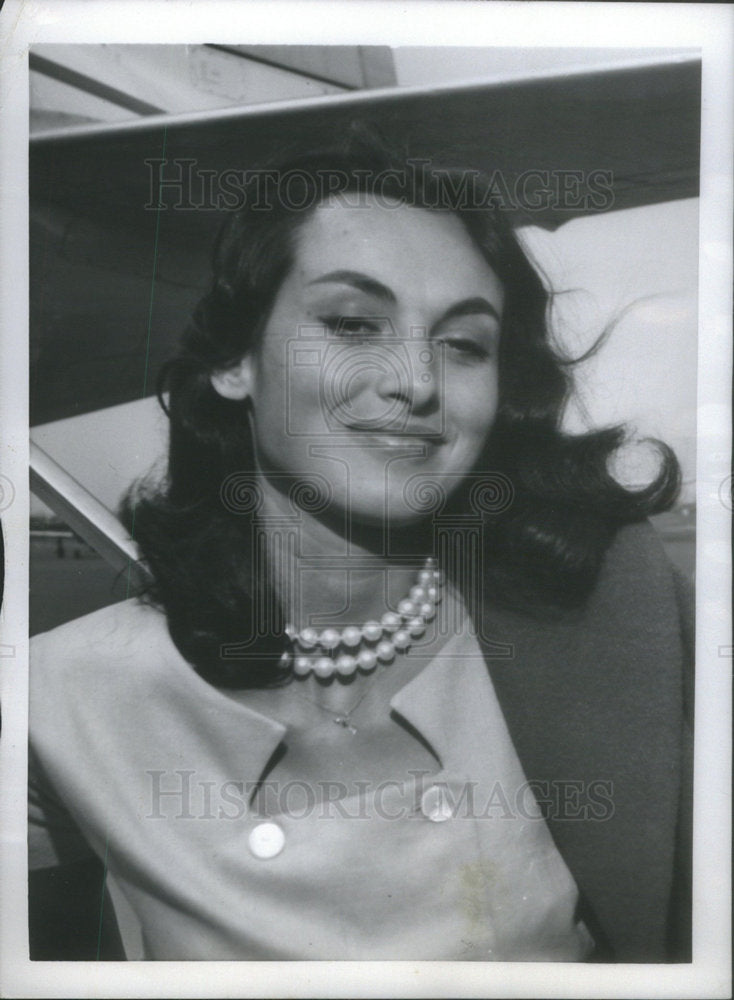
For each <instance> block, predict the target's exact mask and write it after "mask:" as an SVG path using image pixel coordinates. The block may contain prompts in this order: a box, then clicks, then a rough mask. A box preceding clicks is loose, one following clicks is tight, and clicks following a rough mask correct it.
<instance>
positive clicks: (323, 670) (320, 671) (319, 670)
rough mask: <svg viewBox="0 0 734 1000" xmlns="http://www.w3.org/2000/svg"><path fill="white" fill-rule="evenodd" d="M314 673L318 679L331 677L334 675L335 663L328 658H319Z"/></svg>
mask: <svg viewBox="0 0 734 1000" xmlns="http://www.w3.org/2000/svg"><path fill="white" fill-rule="evenodd" d="M313 672H314V673H315V674H316V676H317V677H331V675H332V674H333V673H334V661H333V660H332V659H331V658H330V657H328V656H319V658H318V659H317V660H315V661H314V665H313Z"/></svg>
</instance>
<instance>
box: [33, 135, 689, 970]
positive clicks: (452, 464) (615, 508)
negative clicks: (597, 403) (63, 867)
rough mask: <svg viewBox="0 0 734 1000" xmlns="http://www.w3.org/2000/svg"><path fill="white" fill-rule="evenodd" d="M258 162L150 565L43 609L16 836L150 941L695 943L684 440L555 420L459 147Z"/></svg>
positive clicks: (529, 314)
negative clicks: (57, 619)
mask: <svg viewBox="0 0 734 1000" xmlns="http://www.w3.org/2000/svg"><path fill="white" fill-rule="evenodd" d="M271 175H272V172H271ZM275 176H276V177H277V178H278V180H277V182H276V184H275V186H274V188H272V189H271V191H270V197H269V199H268V203H267V205H266V206H265V208H264V209H263V205H262V204H257V205H255V204H252V203H251V202H250V203H248V204H246V205H245V207H244V209H243V210H242V211H240V212H239V213H238V214H237V215H235V216H233V217H232V218H231V219H230V220H229V222H228V224H227V226H226V227H225V229H224V231H223V233H222V235H221V237H220V240H219V242H218V246H217V248H216V254H215V262H214V279H213V283H212V287H211V290H210V292H209V293H208V294H207V295H206V296H205V297H204V299H203V300H202V302H201V303H200V304H199V306H198V308H197V310H196V312H195V315H194V318H193V322H192V324H191V325H190V327H189V329H188V330H187V331H186V334H185V336H184V339H183V344H182V349H181V351H180V353H179V355H178V356H177V357H176V358H174V359H173V361H172V362H171V363H170V364H169V365H168V366H167V368H166V370H165V372H164V374H163V379H162V388H163V389H164V390H167V392H168V393H169V396H168V401H167V403H166V406H167V409H168V413H169V416H170V423H171V440H170V457H169V473H168V479H167V481H166V483H165V484H163V485H158V486H153V487H150V486H149V487H147V488H138V489H137V490H136V491H133V492H132V493H131V495H130V497H129V498H128V501H127V505H126V509H125V517H126V523H127V524H128V526H129V528H130V531H131V533H132V534H133V536H134V537H135V539H136V540H137V541H138V543H139V545H140V547H141V550H142V553H143V556H144V558H145V559H146V561H147V564H148V566H149V568H150V570H151V573H152V577H153V581H154V582H153V585H152V588H151V591H150V593H149V594H148V599H147V601H139V600H131V601H127V602H124V603H122V604H119V605H115V606H114V607H112V608H108V609H105V610H103V611H101V612H97V613H95V614H94V615H91V616H88V617H86V618H84V619H80V620H79V621H77V622H72V623H70V624H69V625H66V626H62V627H61V628H60V629H56V630H54V631H53V632H51V633H48V634H46V635H45V636H43V637H40V638H39V639H38V640H36V648H35V651H34V654H33V667H32V689H33V690H32V708H31V744H32V760H33V762H34V774H33V783H32V824H31V838H32V845H35V846H33V848H32V858H33V863H34V864H35V865H36V866H37V867H39V868H41V869H43V868H46V869H47V870H48V868H49V867H51V866H58V865H59V864H68V865H72V864H76V865H77V866H84V865H85V864H86V863H87V862H86V860H85V859H88V858H89V857H90V855H96V856H97V857H98V858H103V859H104V864H105V868H106V869H107V870H108V871H109V872H110V873H111V874H112V876H113V877H114V879H115V882H116V883H117V884H118V885H119V887H120V889H121V891H122V893H123V894H124V896H125V897H126V898H127V901H128V903H129V904H130V905H131V906H132V908H133V910H134V911H135V913H136V916H137V918H138V919H139V921H140V923H141V926H142V932H143V939H144V944H145V954H146V956H147V957H150V958H161V959H225V958H226V959H232V958H243V959H246V958H250V959H284V958H294V959H298V958H314V959H325V958H340V959H468V960H481V961H487V960H499V961H502V960H506V961H511V960H555V961H588V960H606V961H609V960H617V961H663V960H666V959H670V958H678V959H681V958H684V957H685V941H686V929H685V918H686V915H687V912H688V905H689V904H688V903H687V897H686V889H685V886H686V877H685V865H686V858H687V857H688V848H687V831H688V821H687V819H686V816H687V813H686V805H687V792H686V781H687V775H688V768H689V765H688V762H687V757H686V747H687V745H688V743H687V739H688V730H687V728H686V721H685V710H686V706H685V704H684V683H685V674H684V661H685V651H684V640H685V637H684V634H683V628H682V625H681V618H680V611H679V602H680V600H681V591H680V587H679V585H678V582H677V578H676V575H675V573H674V572H673V570H672V569H671V567H670V565H669V564H668V562H667V560H666V559H665V557H664V555H663V554H662V551H661V548H660V546H659V543H658V542H657V540H656V537H655V535H654V532H653V531H652V529H651V528H650V527H649V526H648V525H647V524H646V523H645V518H646V517H647V515H649V514H651V513H654V512H657V511H659V510H663V509H665V508H666V507H667V506H669V505H670V504H671V503H672V501H673V500H674V498H675V494H676V490H677V486H678V466H677V463H676V461H675V458H674V456H673V455H672V453H671V452H670V451H669V450H668V449H667V448H666V447H665V446H662V445H661V446H660V454H661V470H660V473H659V475H658V477H657V478H656V479H655V481H654V482H652V483H651V484H650V485H649V487H647V488H646V489H645V490H643V491H641V492H630V491H627V490H626V489H624V488H623V487H622V486H620V485H619V484H618V483H617V482H616V481H615V480H614V479H613V478H612V476H611V475H610V473H609V472H608V463H609V461H610V459H611V458H612V457H613V455H614V453H615V451H616V449H617V448H618V447H619V445H620V444H621V443H622V441H623V432H622V431H621V430H620V429H607V430H602V431H596V432H593V433H589V434H586V435H582V436H577V437H569V436H567V435H565V434H564V433H563V432H562V431H561V430H560V429H559V423H560V417H561V413H562V409H563V405H564V403H565V400H566V398H567V395H568V392H569V388H570V381H569V374H568V367H569V366H568V363H566V362H563V361H562V360H561V359H560V358H559V356H558V354H557V352H556V351H555V350H554V348H553V346H552V344H551V341H550V338H549V333H548V330H547V328H546V311H547V305H548V293H547V292H546V290H545V289H544V287H543V284H542V282H541V280H540V278H539V277H538V274H537V273H536V271H535V270H534V268H533V267H532V266H531V265H530V263H529V261H528V259H527V257H526V255H525V253H524V252H523V250H522V249H521V247H520V245H519V243H518V241H517V239H516V237H515V236H514V235H513V233H512V231H511V229H510V227H509V225H508V224H507V222H506V220H505V219H504V218H503V217H502V214H501V212H500V211H499V210H496V209H492V208H489V207H485V206H487V205H488V204H489V203H490V201H491V199H488V198H487V197H486V195H487V192H486V191H483V190H482V188H481V185H478V184H477V183H476V177H475V176H473V177H472V184H473V185H474V186H473V187H472V188H471V197H468V198H467V196H466V194H467V191H469V190H470V189H469V187H467V186H465V185H464V182H465V181H466V179H467V177H470V176H472V175H469V174H457V175H449V174H447V173H441V172H432V171H425V170H423V171H421V172H420V173H418V172H416V171H415V170H414V169H412V165H411V164H410V163H406V164H396V163H394V162H389V161H388V160H387V159H385V158H384V157H383V155H382V154H381V153H380V152H378V151H375V150H371V149H368V150H366V151H365V150H361V151H357V152H351V153H345V154H323V155H315V156H311V157H306V158H304V159H301V160H299V161H297V162H296V163H292V164H290V165H288V166H286V167H283V168H282V169H281V171H280V172H279V173H277V174H276V175H275ZM457 192H459V193H460V194H457ZM78 870H79V871H81V870H82V868H78ZM44 878H45V880H46V882H48V877H45V876H41V879H44ZM67 902H68V897H67ZM81 909H82V910H84V906H82V907H81ZM36 912H38V913H39V914H41V916H40V918H39V919H40V920H42V919H43V913H44V912H47V911H44V910H43V906H40V907H39V908H38V909H37V910H36ZM67 912H68V911H67ZM87 912H88V911H87ZM94 917H96V918H99V908H97V909H96V911H95V913H94ZM93 919H94V918H93ZM98 923H99V925H100V927H101V921H99V920H98ZM98 952H99V949H98Z"/></svg>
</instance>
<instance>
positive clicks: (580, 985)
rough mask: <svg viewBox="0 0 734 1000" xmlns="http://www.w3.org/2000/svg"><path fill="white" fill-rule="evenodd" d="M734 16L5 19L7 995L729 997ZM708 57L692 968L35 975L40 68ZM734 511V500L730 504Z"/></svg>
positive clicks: (416, 8)
mask: <svg viewBox="0 0 734 1000" xmlns="http://www.w3.org/2000/svg"><path fill="white" fill-rule="evenodd" d="M733 33H734V9H732V8H731V7H730V6H728V5H721V6H718V5H715V4H657V3H638V4H637V3H634V4H633V3H621V4H615V3H589V4H581V3H556V2H547V3H525V2H509V3H504V2H503V3H493V4H484V3H472V2H466V3H461V4H456V3H451V2H450V0H434V2H422V0H411V2H410V3H397V2H393V0H373V2H360V0H354V2H352V0H341V2H331V3H330V2H322V0H301V2H293V0H266V2H261V0H251V2H248V3H242V2H241V0H194V2H187V0H27V2H23V0H6V3H5V5H4V7H3V9H2V10H0V51H2V61H1V62H0V119H1V122H0V176H2V179H3V180H2V188H1V190H0V199H1V200H0V253H1V258H0V259H1V262H2V266H1V267H0V331H1V336H2V340H1V342H0V351H1V353H0V427H1V428H2V439H1V440H0V477H1V478H0V484H2V485H3V488H4V492H3V494H2V496H3V500H2V507H1V509H0V514H1V516H2V524H3V532H4V538H5V559H6V566H7V567H8V571H7V573H6V594H5V600H4V604H3V609H2V613H1V615H0V629H1V633H0V642H1V644H2V645H1V646H0V678H1V682H2V687H1V689H0V690H1V691H2V696H3V707H4V709H5V712H4V719H3V723H4V725H3V740H2V744H1V746H0V752H1V754H2V757H1V759H0V780H1V786H0V787H2V801H1V803H0V830H1V831H2V833H1V834H0V838H1V839H0V848H1V856H0V864H1V868H0V879H1V884H2V887H3V893H2V898H1V900H0V927H1V928H2V933H1V936H0V968H1V969H2V973H0V975H1V976H2V979H1V980H0V994H2V995H4V996H17V997H21V996H22V997H43V996H54V997H73V996H85V995H88V996H96V997H132V996H150V997H198V996H213V997H227V996H235V995H236V996H242V997H245V996H247V997H276V996H304V997H313V996H321V997H344V996H350V997H372V996H395V997H399V996H440V997H458V996H461V997H503V996H518V997H519V996H536V997H593V996H599V997H602V996H603V997H634V996H646V997H688V996H691V997H693V996H710V997H725V996H729V995H730V994H731V978H730V976H731V962H730V940H731V938H730V914H731V907H730V852H729V844H730V816H731V809H730V788H731V784H730V769H731V753H730V740H731V717H730V711H729V706H730V704H731V700H730V696H731V655H732V638H731V619H730V609H731V558H730V555H731V545H730V534H729V532H730V515H731V507H730V504H729V505H728V506H727V503H725V502H723V500H722V489H724V490H726V488H727V487H726V485H725V484H726V483H728V484H729V487H728V488H729V490H730V487H731V476H730V473H731V468H730V455H731V345H732V339H731V332H732V289H731V263H732V236H731V220H732V176H733V173H732V148H733V146H734V132H733V129H732V108H733V101H732V80H733V79H734V72H733V59H732V47H731V42H730V39H731V37H732V34H733ZM483 38H486V39H488V40H489V44H491V45H492V46H497V47H502V46H528V47H549V46H574V47H582V46H590V47H604V48H609V47H613V46H618V47H622V48H630V49H633V48H635V47H645V48H649V47H651V46H660V47H671V48H674V47H680V48H688V49H690V48H692V47H700V49H701V51H702V55H703V118H702V147H701V164H702V176H701V208H700V222H701V227H700V340H699V375H698V460H697V462H698V464H697V480H698V486H697V515H698V539H697V556H698V559H697V586H698V599H697V683H696V719H697V727H696V743H695V752H696V762H695V806H694V874H695V883H694V940H693V948H694V961H693V963H692V964H691V965H669V966H667V965H666V966H663V965H656V966H648V965H639V966H638V965H613V966H611V965H607V966H605V965H589V966H579V965H565V964H562V965H549V964H545V963H527V964H523V963H517V964H504V963H502V964H500V963H498V964H494V965H492V966H491V967H490V965H488V964H486V965H485V964H484V963H460V962H456V963H452V962H435V963H434V962H428V963H420V962H379V963H378V962H369V963H359V962H286V963H263V962H188V963H183V962H182V963H172V962H145V963H109V962H102V963H75V962H64V963H54V964H53V965H52V966H51V965H49V963H39V962H34V963H31V962H29V961H28V958H27V893H26V873H25V870H26V846H25V836H26V828H25V803H26V790H25V774H26V749H25V747H26V733H27V694H28V685H27V650H28V640H27V635H28V614H27V595H28V532H27V524H28V512H29V493H28V388H27V387H28V333H27V331H28V266H27V259H28V238H27V232H28V194H27V148H28V62H27V53H28V48H29V46H32V45H36V44H42V43H51V42H66V43H88V42H110V43H112V42H116V43H145V42H156V43H167V44H176V43H179V44H180V43H192V42H202V41H206V42H220V41H221V42H224V41H230V42H232V41H236V42H237V43H249V44H277V43H280V44H283V43H288V42H291V43H297V44H299V45H308V44H319V45H323V44H360V45H366V44H374V45H377V44H381V45H413V46H418V45H425V46H431V45H435V46H438V45H477V44H478V42H479V41H481V39H483ZM727 495H728V497H729V500H730V499H731V492H729V493H728V494H727Z"/></svg>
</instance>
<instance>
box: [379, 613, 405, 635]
mask: <svg viewBox="0 0 734 1000" xmlns="http://www.w3.org/2000/svg"><path fill="white" fill-rule="evenodd" d="M381 621H382V627H383V629H384V630H385V631H386V632H397V630H398V629H399V628H400V626H401V625H402V620H401V618H400V615H396V614H395V612H394V611H386V612H385V614H384V615H383V616H382V618H381Z"/></svg>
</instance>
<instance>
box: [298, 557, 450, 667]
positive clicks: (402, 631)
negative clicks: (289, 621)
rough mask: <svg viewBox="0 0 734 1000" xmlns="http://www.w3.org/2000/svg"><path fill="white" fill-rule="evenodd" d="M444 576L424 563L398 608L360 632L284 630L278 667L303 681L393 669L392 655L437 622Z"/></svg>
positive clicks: (429, 561) (404, 649)
mask: <svg viewBox="0 0 734 1000" xmlns="http://www.w3.org/2000/svg"><path fill="white" fill-rule="evenodd" d="M442 587H443V576H442V574H441V571H440V570H438V569H436V564H435V560H434V559H431V558H429V559H427V560H426V564H425V566H424V568H423V569H422V570H420V571H419V573H418V576H417V579H416V584H415V586H413V587H411V588H410V592H409V593H408V595H407V596H406V597H404V598H403V600H402V601H400V602H399V604H398V607H397V611H386V612H385V614H384V615H383V616H382V618H381V619H380V621H379V622H378V621H368V622H366V623H365V624H364V625H362V627H361V628H360V627H359V626H357V625H348V626H347V627H346V628H344V629H342V630H341V631H340V630H339V629H336V628H325V629H324V630H323V632H321V633H319V632H317V631H316V629H314V628H311V627H310V626H307V627H306V628H303V629H301V631H300V632H298V631H296V629H295V628H294V627H293V626H292V625H286V628H285V632H286V635H287V636H288V639H289V640H290V647H291V648H290V650H289V651H287V652H286V653H284V654H283V658H282V661H281V662H282V663H283V664H284V665H290V664H291V663H292V666H293V673H294V674H296V675H297V676H299V677H305V676H306V675H307V674H309V673H311V671H313V673H314V674H315V675H316V676H317V677H321V678H325V677H331V676H333V675H334V674H340V675H341V676H342V677H349V676H350V675H351V674H353V673H354V672H355V671H356V670H362V671H364V672H365V673H368V672H369V671H371V670H374V669H375V667H376V666H377V664H378V662H379V663H392V661H393V660H394V659H395V654H396V653H406V652H407V651H408V649H409V648H410V646H411V645H412V642H413V639H417V638H419V637H420V636H422V635H423V633H424V632H425V630H426V623H427V622H429V621H432V619H433V618H435V616H436V605H437V604H438V603H439V602H440V600H441V588H442Z"/></svg>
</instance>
